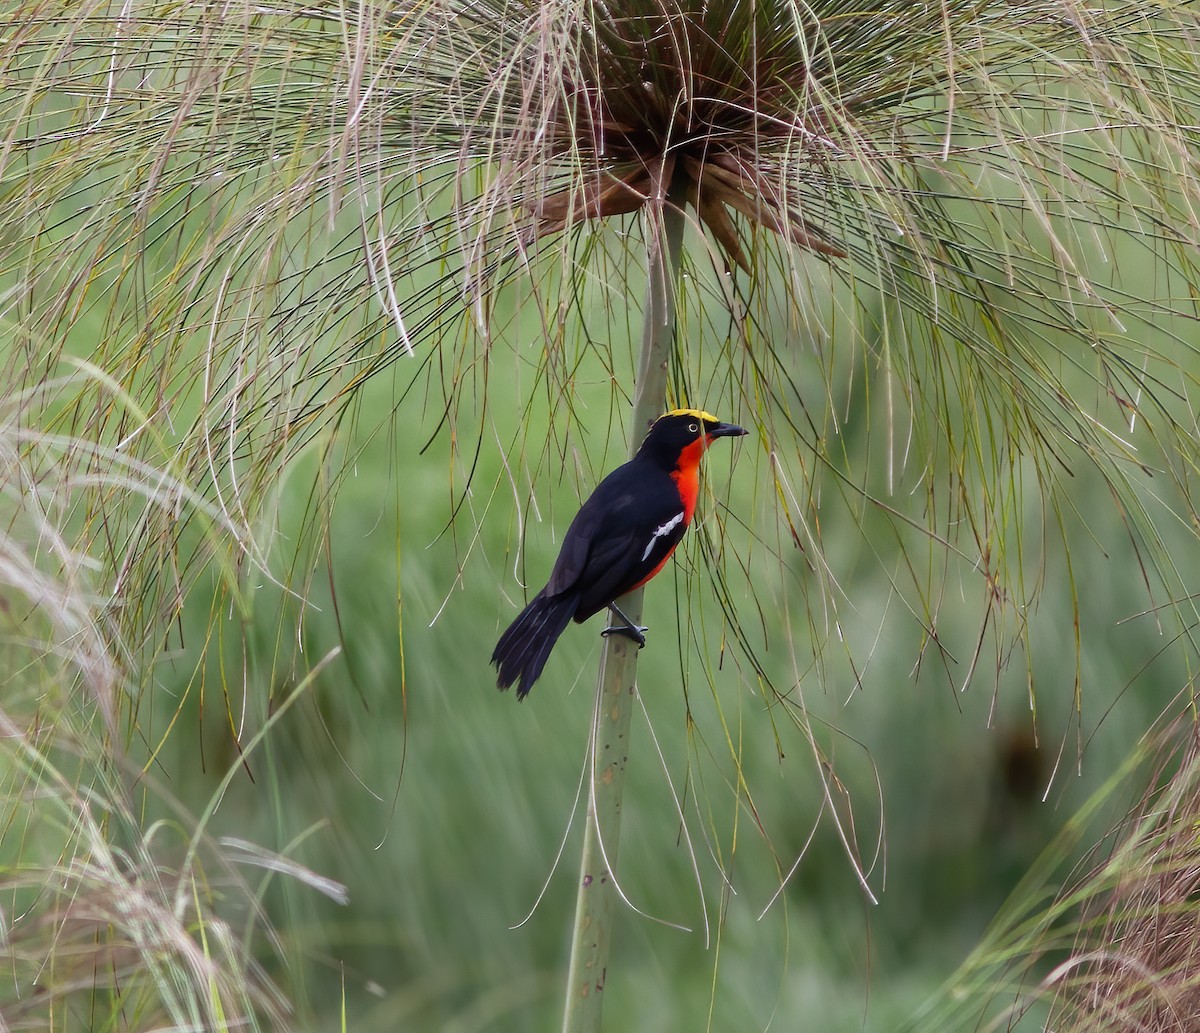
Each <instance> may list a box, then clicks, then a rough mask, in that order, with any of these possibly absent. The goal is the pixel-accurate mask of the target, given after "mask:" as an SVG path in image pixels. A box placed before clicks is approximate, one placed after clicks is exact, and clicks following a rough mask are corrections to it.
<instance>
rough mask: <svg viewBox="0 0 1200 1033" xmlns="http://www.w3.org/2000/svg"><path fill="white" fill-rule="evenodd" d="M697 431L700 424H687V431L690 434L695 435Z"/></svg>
mask: <svg viewBox="0 0 1200 1033" xmlns="http://www.w3.org/2000/svg"><path fill="white" fill-rule="evenodd" d="M699 429H700V424H698V423H689V424H688V431H689V432H690V433H692V434H695V433H696V431H698V430H699Z"/></svg>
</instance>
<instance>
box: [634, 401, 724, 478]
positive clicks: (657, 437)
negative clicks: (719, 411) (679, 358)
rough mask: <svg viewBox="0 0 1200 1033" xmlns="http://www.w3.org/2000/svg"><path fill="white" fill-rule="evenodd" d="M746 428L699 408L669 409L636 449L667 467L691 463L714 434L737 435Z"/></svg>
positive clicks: (698, 457)
mask: <svg viewBox="0 0 1200 1033" xmlns="http://www.w3.org/2000/svg"><path fill="white" fill-rule="evenodd" d="M745 433H746V431H745V429H744V428H742V427H738V426H736V425H735V424H732V423H722V422H721V421H720V420H718V419H717V418H716V417H715V416H713V415H712V414H711V413H706V412H704V411H703V410H702V409H672V410H671V411H670V412H667V413H664V414H663V415H662V416H660V417H659V418H658V419H657V420H655V421H654V423H652V424H651V425H650V431H649V433H648V434H647V435H646V438H645V440H644V441H643V442H642V447H641V448H640V449H638V454H639V455H647V456H650V457H652V458H654V459H655V460H657V461H658V462H660V463H662V465H663V466H664V467H666V468H667V469H668V470H669V469H672V468H673V467H675V466H680V465H683V466H688V465H693V464H695V463H697V462H699V461H700V457H701V456H702V455H703V454H704V450H705V449H706V448H708V446H709V445H710V444H712V442H714V441H715V440H716V439H717V438H732V437H740V436H741V435H743V434H745Z"/></svg>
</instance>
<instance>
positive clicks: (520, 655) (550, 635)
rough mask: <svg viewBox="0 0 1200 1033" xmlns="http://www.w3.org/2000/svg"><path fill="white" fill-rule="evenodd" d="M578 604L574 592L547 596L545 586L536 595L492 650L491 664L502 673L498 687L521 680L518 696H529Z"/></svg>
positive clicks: (504, 686) (507, 685)
mask: <svg viewBox="0 0 1200 1033" xmlns="http://www.w3.org/2000/svg"><path fill="white" fill-rule="evenodd" d="M578 605H579V596H578V594H576V593H574V592H567V593H565V594H564V595H552V596H547V595H546V594H545V589H542V591H541V592H539V593H538V594H537V595H536V596H534V597H533V600H532V601H531V602H530V604H529V605H528V606H526V607H525V609H524V610H522V611H521V614H520V616H519V617H517V619H516V620H515V621H513V622H512V624H510V625H509V626H508V630H507V631H506V632H505V633H504V634H503V635H501V636H500V641H499V642H497V643H496V648H495V649H494V650H492V663H493V664H494V665H495V667H496V670H497V671H498V672H499V674H497V676H496V685H497V687H499V688H501V689H507V688H508V687H509V686H510V685H512V684H513V683H514V682H516V681H517V680H518V679H520V685H518V686H517V699H524V698H525V697H526V696H528V695H529V690H530V689H531V688H533V683H534V682H535V681H537V679H538V675H540V674H541V673H542V668H543V667H545V666H546V660H547V659H548V658H549V656H550V650H551V649H553V648H554V643H555V642H557V641H558V636H559V635H561V634H562V633H563V630H564V629H565V628H566V626H567V625H568V624H570V623H571V618H572V617H573V616H574V615H575V609H576V607H577V606H578Z"/></svg>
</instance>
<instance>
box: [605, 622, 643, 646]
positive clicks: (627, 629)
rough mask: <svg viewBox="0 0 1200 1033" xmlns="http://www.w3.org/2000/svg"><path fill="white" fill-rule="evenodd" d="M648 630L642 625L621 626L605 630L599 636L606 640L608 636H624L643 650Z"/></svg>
mask: <svg viewBox="0 0 1200 1033" xmlns="http://www.w3.org/2000/svg"><path fill="white" fill-rule="evenodd" d="M649 630H650V629H649V628H647V627H646V626H645V625H644V624H629V625H626V624H621V625H617V626H614V627H608V628H605V629H604V630H603V631H602V632H600V635H601V637H602V638H608V636H609V635H624V636H625V637H626V638H628V639H632V640H633V641H634V642H636V643H637V644H638V649H644V648H645V646H646V632H647V631H649Z"/></svg>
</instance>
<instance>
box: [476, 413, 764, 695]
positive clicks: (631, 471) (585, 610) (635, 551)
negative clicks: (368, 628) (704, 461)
mask: <svg viewBox="0 0 1200 1033" xmlns="http://www.w3.org/2000/svg"><path fill="white" fill-rule="evenodd" d="M745 433H746V431H745V430H744V429H743V428H741V427H737V426H735V425H733V424H732V423H721V422H720V421H719V420H718V419H717V418H716V417H715V416H711V415H709V414H708V413H706V412H704V411H703V410H700V409H672V410H671V411H670V412H668V413H666V414H665V415H663V416H660V417H659V418H658V419H657V420H655V421H654V423H653V425H652V426H651V427H650V431H649V433H648V434H647V435H646V438H645V440H644V441H643V442H642V444H641V447H640V448H639V449H638V451H637V455H635V456H634V457H633V458H632V459H631V460H629V462H627V463H626V464H625V465H624V466H619V467H618V468H617V469H615V470H614V471H613V472H612V473H610V474H609V475H608V476H607V477H605V478H604V480H602V481H601V482H600V483H599V484H598V485H597V486H596V490H595V491H593V492H592V494H591V495H590V496H589V497H588V500H587V501H586V502H585V503H584V504H583V506H582V507H581V508H580V510H579V512H578V513H577V514H576V515H575V519H574V520H572V521H571V526H570V527H568V528H567V533H566V535H565V536H564V538H563V543H562V549H561V550H560V551H559V554H558V560H557V561H556V562H555V564H554V570H553V571H552V572H551V574H550V580H549V581H548V582H547V583H546V587H545V588H543V589H542V590H541V591H540V592H538V594H537V595H535V596H534V597H533V599H532V601H531V602H530V603H529V605H528V606H526V607H525V609H524V610H523V611H522V612H521V614H520V616H518V617H517V619H516V620H515V621H513V622H512V624H511V625H510V626H509V628H508V630H507V631H505V632H504V634H503V635H501V636H500V641H499V642H497V643H496V648H495V650H494V651H493V652H492V663H493V664H494V665H495V667H496V669H497V671H498V672H499V674H498V676H497V678H496V684H497V685H498V686H499V687H500V688H501V689H507V688H508V687H509V686H510V685H514V684H516V685H517V699H524V698H525V697H526V696H527V695H528V694H529V690H530V688H532V687H533V683H534V682H535V681H537V679H538V675H540V674H541V673H542V668H543V667H545V666H546V660H547V658H548V657H549V656H550V650H551V649H553V648H554V643H555V642H557V641H558V637H559V636H560V635H561V634H562V633H563V631H564V630H565V629H566V626H567V625H568V624H569V623H570V622H571V621H572V620H574V621H575V622H576V623H580V622H582V621H585V620H587V619H588V618H589V617H590V616H592V614H594V613H598V612H599V611H600V610H603V609H604V608H605V607H607V608H609V609H611V610H612V611H613V613H614V614H615V615H616V617H617V618H619V620H620V621H621V622H622V623H621V624H619V625H617V626H615V627H608V628H605V629H604V632H603V634H605V635H609V634H619V635H626V636H628V637H629V638H631V639H633V640H634V641H635V642H637V643H638V645H639V646H642V645H645V644H646V638H645V631H646V629H645V628H643V627H640V626H638V625H636V624H634V623H633V621H631V620H629V618H628V617H626V616H625V614H623V613H622V612H621V611H620V609H619V608H618V607H617V606H616V600H617V599H619V598H621V596H623V595H625V594H626V593H627V592H632V591H633V590H634V589H635V588H640V587H641V586H642V585H644V584H645V583H646V582H647V581H649V580H650V579H651V578H652V577H654V575H655V574H657V573H658V572H659V571H660V570H662V568H663V566H664V564H665V563H666V562H667V560H668V559H670V558H671V553H672V552H674V551H675V546H676V545H678V544H679V541H680V539H681V538H683V534H684V532H685V531H686V530H687V528H688V525H689V524H690V523H691V521H692V514H693V513H694V512H695V510H696V496H697V495H698V494H699V491H700V457H701V456H702V455H704V452H705V450H706V449H707V448H708V446H709V445H710V444H712V442H713V441H715V440H716V439H717V438H727V437H739V436H741V435H742V434H745ZM517 683H519V684H517Z"/></svg>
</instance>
